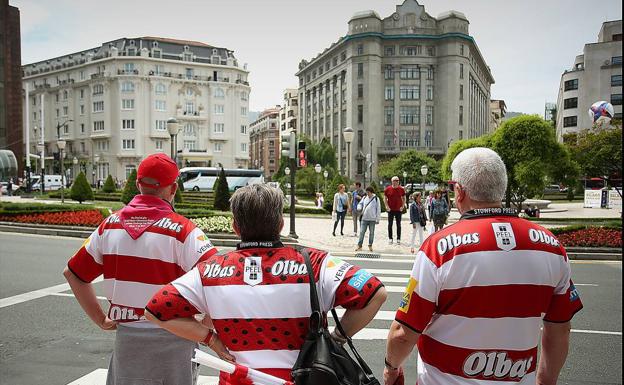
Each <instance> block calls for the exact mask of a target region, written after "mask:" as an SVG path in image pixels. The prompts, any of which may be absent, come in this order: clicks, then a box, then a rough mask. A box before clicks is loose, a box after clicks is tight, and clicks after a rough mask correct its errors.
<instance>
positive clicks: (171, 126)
mask: <svg viewBox="0 0 624 385" xmlns="http://www.w3.org/2000/svg"><path fill="white" fill-rule="evenodd" d="M167 131H168V132H169V136H170V137H171V159H173V161H174V162H176V164H177V161H176V157H177V152H178V149H177V148H176V147H177V146H176V140H177V137H178V132H179V131H180V124H179V123H178V120H177V119H176V118H169V120H167Z"/></svg>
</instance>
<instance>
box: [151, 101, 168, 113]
mask: <svg viewBox="0 0 624 385" xmlns="http://www.w3.org/2000/svg"><path fill="white" fill-rule="evenodd" d="M154 109H155V110H156V111H167V101H165V100H154Z"/></svg>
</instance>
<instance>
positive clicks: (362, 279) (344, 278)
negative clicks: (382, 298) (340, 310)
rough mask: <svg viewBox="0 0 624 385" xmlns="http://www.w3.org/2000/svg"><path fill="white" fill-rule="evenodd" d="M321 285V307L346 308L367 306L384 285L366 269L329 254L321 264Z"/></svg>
mask: <svg viewBox="0 0 624 385" xmlns="http://www.w3.org/2000/svg"><path fill="white" fill-rule="evenodd" d="M320 269H321V271H320V276H319V286H320V293H319V296H320V297H321V300H320V303H321V308H322V310H324V311H329V310H331V309H332V308H334V307H335V306H342V307H344V308H346V309H361V308H363V307H365V306H366V305H367V304H368V302H369V301H370V300H371V298H372V297H373V296H374V295H375V293H376V292H377V291H378V290H379V288H381V287H382V286H383V284H382V283H381V281H380V280H379V279H377V278H376V277H375V276H373V275H372V274H371V273H369V272H368V271H366V270H364V269H360V268H359V267H357V266H354V265H352V264H350V263H348V262H345V261H343V260H342V259H340V258H337V257H334V256H332V255H330V254H327V255H326V257H325V259H324V260H323V262H322V264H320Z"/></svg>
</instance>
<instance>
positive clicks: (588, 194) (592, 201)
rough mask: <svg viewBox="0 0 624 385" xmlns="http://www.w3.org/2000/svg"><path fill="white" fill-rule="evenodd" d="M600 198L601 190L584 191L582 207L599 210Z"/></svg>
mask: <svg viewBox="0 0 624 385" xmlns="http://www.w3.org/2000/svg"><path fill="white" fill-rule="evenodd" d="M601 197H602V191H601V190H585V204H584V205H583V207H587V208H596V209H599V208H600V198H601Z"/></svg>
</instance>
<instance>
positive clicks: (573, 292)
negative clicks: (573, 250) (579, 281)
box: [544, 256, 583, 323]
mask: <svg viewBox="0 0 624 385" xmlns="http://www.w3.org/2000/svg"><path fill="white" fill-rule="evenodd" d="M562 263H564V266H563V268H562V271H563V274H562V276H561V279H560V281H559V283H558V284H557V286H556V287H555V290H554V292H553V295H552V298H551V300H550V305H549V306H548V311H547V312H546V315H545V316H544V321H548V322H559V323H561V322H568V321H570V320H571V319H572V317H574V315H575V314H576V313H577V312H578V311H579V310H581V309H582V308H583V303H582V302H581V297H580V295H579V293H578V290H577V289H576V287H575V286H574V283H573V282H572V278H571V276H572V270H571V268H570V262H569V260H568V258H567V256H566V258H565V259H563V258H562Z"/></svg>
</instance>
